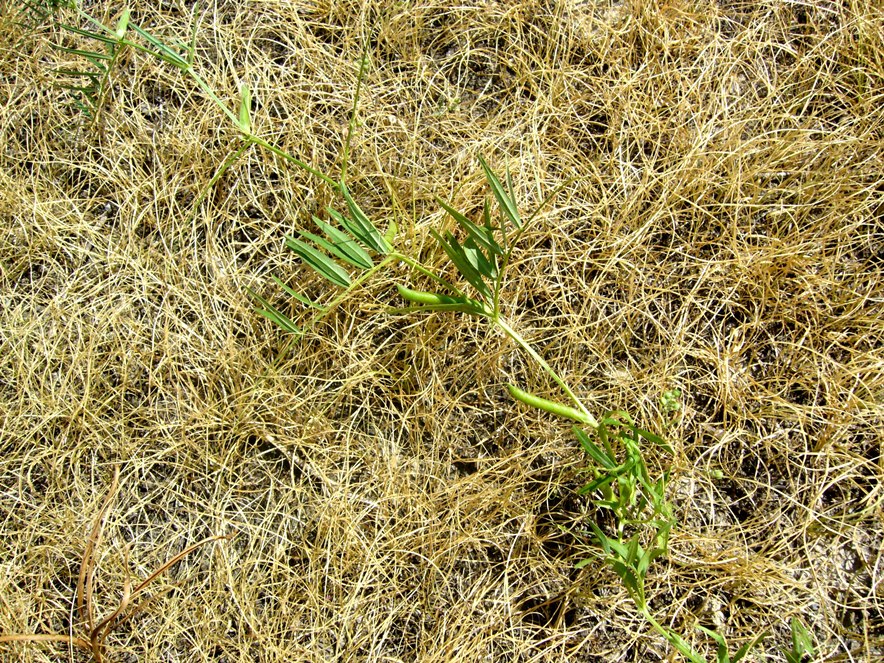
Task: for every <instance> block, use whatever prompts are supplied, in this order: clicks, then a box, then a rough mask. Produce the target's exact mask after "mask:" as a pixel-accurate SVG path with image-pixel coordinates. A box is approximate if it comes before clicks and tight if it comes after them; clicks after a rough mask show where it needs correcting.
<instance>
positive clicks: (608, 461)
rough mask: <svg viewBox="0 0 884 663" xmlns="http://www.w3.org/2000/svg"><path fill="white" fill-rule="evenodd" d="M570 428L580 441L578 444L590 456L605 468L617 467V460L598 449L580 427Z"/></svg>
mask: <svg viewBox="0 0 884 663" xmlns="http://www.w3.org/2000/svg"><path fill="white" fill-rule="evenodd" d="M572 430H573V431H574V435H576V436H577V441H578V442H580V446H581V447H583V450H584V451H586V453H587V454H588V455H589V457H590V458H592V459H593V460H594V461H595V462H597V463H598V464H599V465H601V466H602V467H604V468H605V469H608V470H612V469H614V468H615V467H617V462H616V461H615V460H614V459H613V458H611V457H610V456H609V455H608V454H606V453H605V452H604V451H602V450H601V449H599V448H598V447H597V446H596V445H595V444H594V443H593V441H592V440H590V439H589V435H587V434H586V433H585V432H584V431H582V430H581V429H580V428H577V426H574V428H572Z"/></svg>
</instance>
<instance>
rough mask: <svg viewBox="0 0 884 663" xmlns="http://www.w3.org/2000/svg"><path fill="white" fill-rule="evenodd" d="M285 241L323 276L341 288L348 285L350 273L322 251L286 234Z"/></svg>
mask: <svg viewBox="0 0 884 663" xmlns="http://www.w3.org/2000/svg"><path fill="white" fill-rule="evenodd" d="M285 243H286V246H288V247H289V248H290V249H291V250H292V251H294V252H295V253H297V254H298V256H300V257H301V260H303V261H304V262H305V263H306V264H307V265H309V266H310V267H311V268H312V269H313V270H315V271H316V272H317V273H318V274H320V275H321V276H323V277H324V278H326V279H328V280H329V281H331V282H332V283H334V284H335V285H338V286H340V287H342V288H346V287H348V286H349V285H350V275H349V274H347V272H346V270H345V269H344V268H343V267H341V266H340V265H339V264H338V263H336V262H335V261H334V260H332V259H331V258H329V257H328V256H327V255H325V254H324V253H322V252H320V251H317V250H316V249H314V248H313V247H312V246H310V245H309V244H307V243H306V242H302V241H301V240H299V239H297V238H295V237H292V236H290V235H289V236H286V241H285Z"/></svg>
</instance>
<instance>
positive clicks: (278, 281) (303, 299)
mask: <svg viewBox="0 0 884 663" xmlns="http://www.w3.org/2000/svg"><path fill="white" fill-rule="evenodd" d="M270 278H272V279H273V280H274V281H276V285H278V286H279V287H280V288H282V289H283V290H285V291H286V292H287V293H288V294H290V295H291V296H292V297H294V298H295V299H297V300H298V301H299V302H301V303H302V304H306V305H307V306H309V307H310V308H315V309H316V310H317V311H327V310H328V309H327V308H326V307H325V306H322V305H321V304H317V303H316V302H314V301H313V300H312V299H309V298H307V297H305V296H304V295H302V294H300V293H298V292H296V291H295V290H292V289H291V288H290V287H288V286H287V285H286V284H285V283H283V282H282V279H279V278H277V277H276V276H271V277H270Z"/></svg>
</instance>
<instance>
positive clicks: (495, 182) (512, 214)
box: [479, 157, 522, 229]
mask: <svg viewBox="0 0 884 663" xmlns="http://www.w3.org/2000/svg"><path fill="white" fill-rule="evenodd" d="M479 163H481V164H482V170H484V171H485V179H486V180H488V185H489V186H490V187H491V192H492V193H493V194H494V197H495V198H496V199H497V203H498V205H500V209H501V211H502V212H503V213H504V214H505V215H506V217H507V218H508V219H509V220H510V222H511V223H512V224H513V225H514V226H515V227H516V228H519V229H521V228H522V217H521V216H519V210H518V208H517V207H516V203H515V201H514V200H513V199H512V198H511V197H510V195H509V194H508V193H507V192H506V190H505V189H504V188H503V184H501V183H500V180H499V179H498V178H497V175H495V174H494V171H493V170H491V168H490V167H489V166H488V164H487V163H486V162H485V159H483V158H482V157H479Z"/></svg>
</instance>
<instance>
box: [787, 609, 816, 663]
mask: <svg viewBox="0 0 884 663" xmlns="http://www.w3.org/2000/svg"><path fill="white" fill-rule="evenodd" d="M791 628H792V649H787V650H786V651H784V652H783V653H784V654H785V655H786V661H787V662H788V663H804V662H805V661H810V660H812V659H813V638H812V637H811V635H810V632H809V631H808V630H807V628H806V627H805V626H804V624H803V623H801V620H800V619H798V618H797V617H792V622H791Z"/></svg>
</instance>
